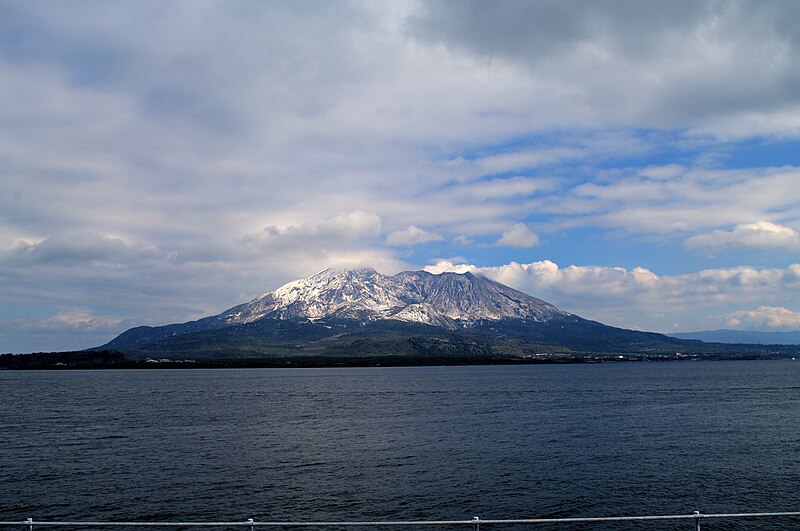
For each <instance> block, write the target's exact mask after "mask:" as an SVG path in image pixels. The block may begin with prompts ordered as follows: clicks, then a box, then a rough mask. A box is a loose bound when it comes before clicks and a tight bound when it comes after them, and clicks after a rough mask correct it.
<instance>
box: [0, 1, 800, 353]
mask: <svg viewBox="0 0 800 531" xmlns="http://www.w3.org/2000/svg"><path fill="white" fill-rule="evenodd" d="M0 24H1V26H0V161H1V162H0V172H2V180H1V181H0V186H1V187H2V188H0V301H1V304H2V313H0V352H32V351H43V350H67V349H79V348H87V347H92V346H97V345H100V344H103V343H105V342H106V341H108V340H110V339H112V338H113V337H114V336H116V335H117V334H119V333H121V332H122V331H124V330H126V329H128V328H130V327H133V326H139V325H161V324H168V323H176V322H184V321H188V320H192V319H197V318H200V317H204V316H207V315H213V314H217V313H220V312H221V311H223V310H225V309H227V308H229V307H231V306H234V305H236V304H239V303H242V302H246V301H248V300H250V299H251V298H253V297H256V296H258V295H260V294H261V293H264V292H267V291H271V290H273V289H275V288H277V287H279V286H280V285H282V284H283V283H285V282H288V281H290V280H293V279H296V278H302V277H306V276H309V275H312V274H314V273H316V272H318V271H320V270H322V269H324V268H326V267H364V266H370V267H374V268H375V269H377V270H378V271H380V272H382V273H387V274H391V273H395V272H398V271H401V270H412V269H413V270H416V269H423V268H424V269H426V270H428V271H431V272H442V271H458V272H464V271H473V272H475V273H480V274H484V275H486V276H488V277H490V278H493V279H496V280H498V281H500V282H503V283H505V284H508V285H510V286H512V287H514V288H517V289H520V290H522V291H524V292H526V293H529V294H531V295H533V296H536V297H539V298H542V299H544V300H547V301H549V302H551V303H553V304H555V305H557V306H558V307H560V308H562V309H564V310H566V311H569V312H573V313H576V314H578V315H581V316H582V317H586V318H590V319H595V320H598V321H601V322H604V323H607V324H611V325H615V326H622V327H626V328H633V329H641V330H652V331H658V332H672V331H694V330H703V329H717V328H733V329H741V330H797V329H800V2H797V1H794V0H787V1H770V0H767V1H763V0H758V1H737V0H729V1H714V0H710V1H704V0H689V1H683V0H671V1H670V2H640V1H638V0H614V1H597V2H585V1H577V0H554V1H550V0H540V1H535V0H532V1H516V0H497V1H492V2H486V1H470V0H458V1H436V0H426V1H424V2H415V1H385V2H384V1H373V2H346V1H343V0H341V1H340V0H335V1H328V0H326V1H316V2H315V1H294V0H293V1H288V0H287V1H282V2H278V1H255V0H252V1H234V0H231V1H207V0H192V1H180V0H175V1H170V2H163V1H152V0H137V1H135V2H107V1H88V0H74V1H56V0H52V1H46V2H45V1H41V0H18V1H8V0H0Z"/></svg>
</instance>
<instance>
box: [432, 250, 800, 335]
mask: <svg viewBox="0 0 800 531" xmlns="http://www.w3.org/2000/svg"><path fill="white" fill-rule="evenodd" d="M425 269H426V270H427V271H430V272H432V273H441V272H444V271H455V272H459V273H463V272H465V271H470V272H472V273H476V274H482V275H486V276H487V277H489V278H492V279H494V280H497V281H498V282H501V283H503V284H507V285H509V286H511V287H514V288H516V289H519V290H520V291H523V292H525V293H528V294H531V295H533V296H535V297H539V298H542V299H544V300H547V301H549V302H551V303H553V304H556V305H557V306H559V307H560V308H562V309H564V310H567V311H570V312H573V313H576V314H578V315H581V316H582V317H587V318H590V319H596V320H598V321H601V322H604V323H607V324H612V325H616V326H621V327H626V328H638V329H645V330H656V331H658V330H664V329H665V328H667V326H665V325H664V323H667V322H669V323H678V324H679V326H678V327H679V328H683V329H685V330H689V329H696V328H697V325H698V324H705V326H706V327H708V328H714V327H716V328H720V327H721V326H722V325H724V324H725V322H726V320H727V319H726V318H724V317H708V316H711V315H717V316H719V315H722V314H725V313H730V312H728V311H727V309H729V308H731V307H736V306H739V305H741V304H746V303H753V302H755V303H759V302H760V301H770V302H772V303H773V304H775V305H776V306H787V307H789V306H791V305H792V304H795V305H796V304H797V301H798V300H800V264H793V265H791V266H789V267H787V268H785V269H775V268H763V269H757V268H752V267H736V268H728V269H710V270H704V271H700V272H697V273H691V274H685V275H658V274H656V273H654V272H653V271H650V270H648V269H646V268H640V267H637V268H632V269H626V268H623V267H603V266H576V265H571V266H568V267H564V268H561V267H559V266H558V264H556V263H554V262H552V261H550V260H543V261H539V262H532V263H527V264H521V263H517V262H511V263H508V264H505V265H501V266H494V267H478V266H475V265H470V264H464V263H453V262H451V261H446V260H443V261H440V262H438V263H436V264H435V265H432V266H428V267H426V268H425ZM731 311H732V310H731ZM703 319H708V321H703Z"/></svg>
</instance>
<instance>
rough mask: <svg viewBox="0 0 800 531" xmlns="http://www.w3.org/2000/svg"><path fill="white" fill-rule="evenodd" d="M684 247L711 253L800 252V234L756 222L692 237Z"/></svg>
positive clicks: (766, 222) (771, 224)
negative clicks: (760, 250) (747, 249)
mask: <svg viewBox="0 0 800 531" xmlns="http://www.w3.org/2000/svg"><path fill="white" fill-rule="evenodd" d="M686 247H687V248H689V249H708V250H711V251H714V250H726V249H741V248H750V249H786V250H800V232H797V231H796V230H794V229H792V228H790V227H784V226H783V225H778V224H776V223H770V222H769V221H757V222H755V223H742V224H739V225H736V226H735V227H734V228H733V229H732V230H715V231H712V232H710V233H706V234H700V235H697V236H692V237H691V238H689V239H687V240H686Z"/></svg>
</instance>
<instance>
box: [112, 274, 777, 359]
mask: <svg viewBox="0 0 800 531" xmlns="http://www.w3.org/2000/svg"><path fill="white" fill-rule="evenodd" d="M748 348H749V347H748ZM97 349H98V350H99V349H114V350H119V351H123V352H125V353H126V354H127V355H130V356H131V357H134V358H135V357H139V358H144V357H156V356H163V357H169V358H174V359H227V358H242V357H259V358H262V359H264V357H266V358H269V359H276V358H292V357H294V358H296V357H303V356H306V357H309V356H317V357H325V358H330V357H337V358H338V357H348V359H350V358H353V357H355V358H362V357H375V356H378V357H380V356H395V357H404V358H409V357H410V358H415V359H416V358H418V357H420V356H421V357H428V358H430V359H434V358H435V359H437V360H439V359H455V358H463V359H470V360H476V359H478V360H484V361H486V360H498V359H504V360H509V359H529V358H532V357H535V358H538V357H540V356H556V357H558V356H575V355H584V354H586V353H602V354H604V355H610V354H612V353H613V354H616V355H619V354H620V353H627V354H636V355H640V356H651V355H652V356H657V357H664V356H668V357H676V356H678V357H681V356H685V355H686V354H685V353H690V354H691V353H703V354H709V353H723V354H724V353H726V352H727V353H731V352H734V353H739V354H741V353H743V352H752V349H749V350H747V349H742V348H739V347H737V348H733V347H730V346H724V345H718V344H717V345H709V344H706V343H702V342H699V341H686V340H681V339H677V338H673V337H668V336H664V335H661V334H655V333H650V332H638V331H633V330H625V329H621V328H615V327H610V326H606V325H603V324H602V323H598V322H596V321H589V320H586V319H583V318H581V317H578V316H576V315H572V314H570V313H568V312H565V311H562V310H559V309H558V308H556V307H555V306H553V305H552V304H550V303H547V302H545V301H542V300H540V299H537V298H535V297H531V296H530V295H526V294H525V293H522V292H520V291H517V290H514V289H512V288H509V287H508V286H504V285H503V284H500V283H498V282H495V281H492V280H489V279H487V278H484V277H481V276H476V275H472V274H470V273H466V274H456V273H443V274H440V275H433V274H431V273H427V272H424V271H406V272H403V273H398V274H397V275H393V276H388V275H381V274H380V273H378V272H376V271H375V270H372V269H358V270H344V271H332V270H325V271H322V272H321V273H318V274H317V275H314V276H312V277H309V278H307V279H301V280H296V281H293V282H290V283H288V284H285V285H284V286H281V287H280V288H278V289H277V290H275V291H271V292H268V293H265V294H264V295H261V296H260V297H257V298H255V299H253V300H251V301H250V302H247V303H245V304H241V305H238V306H235V307H233V308H231V309H229V310H226V311H224V312H222V313H221V314H219V315H216V316H211V317H206V318H204V319H200V320H198V321H192V322H188V323H183V324H172V325H166V326H159V327H137V328H133V329H130V330H128V331H126V332H124V333H122V334H120V335H119V336H118V337H116V338H115V339H113V340H112V341H110V342H109V343H107V344H106V345H103V346H101V347H97ZM762 350H763V349H762ZM765 352H766V351H765ZM737 355H738V354H737Z"/></svg>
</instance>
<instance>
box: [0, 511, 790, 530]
mask: <svg viewBox="0 0 800 531" xmlns="http://www.w3.org/2000/svg"><path fill="white" fill-rule="evenodd" d="M783 517H800V511H791V512H776V513H710V514H703V513H701V512H699V511H695V512H694V513H693V514H669V515H657V516H600V517H575V518H521V519H489V520H482V519H481V518H479V517H477V516H476V517H474V518H472V519H471V520H408V521H397V520H390V521H380V520H377V521H341V522H324V521H320V522H289V521H274V522H272V521H263V522H257V521H255V520H253V519H252V518H251V519H248V520H245V521H237V522H92V521H71V522H69V521H47V520H34V519H33V518H28V519H26V520H23V521H0V526H23V527H26V528H28V531H33V527H34V526H79V527H249V528H251V529H254V528H255V527H378V526H380V527H389V526H473V528H474V529H475V530H476V531H477V530H479V529H480V526H482V525H497V524H506V525H514V524H567V523H584V524H591V523H600V522H643V521H665V520H692V521H693V522H694V528H695V530H699V529H700V520H705V519H727V518H783Z"/></svg>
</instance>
